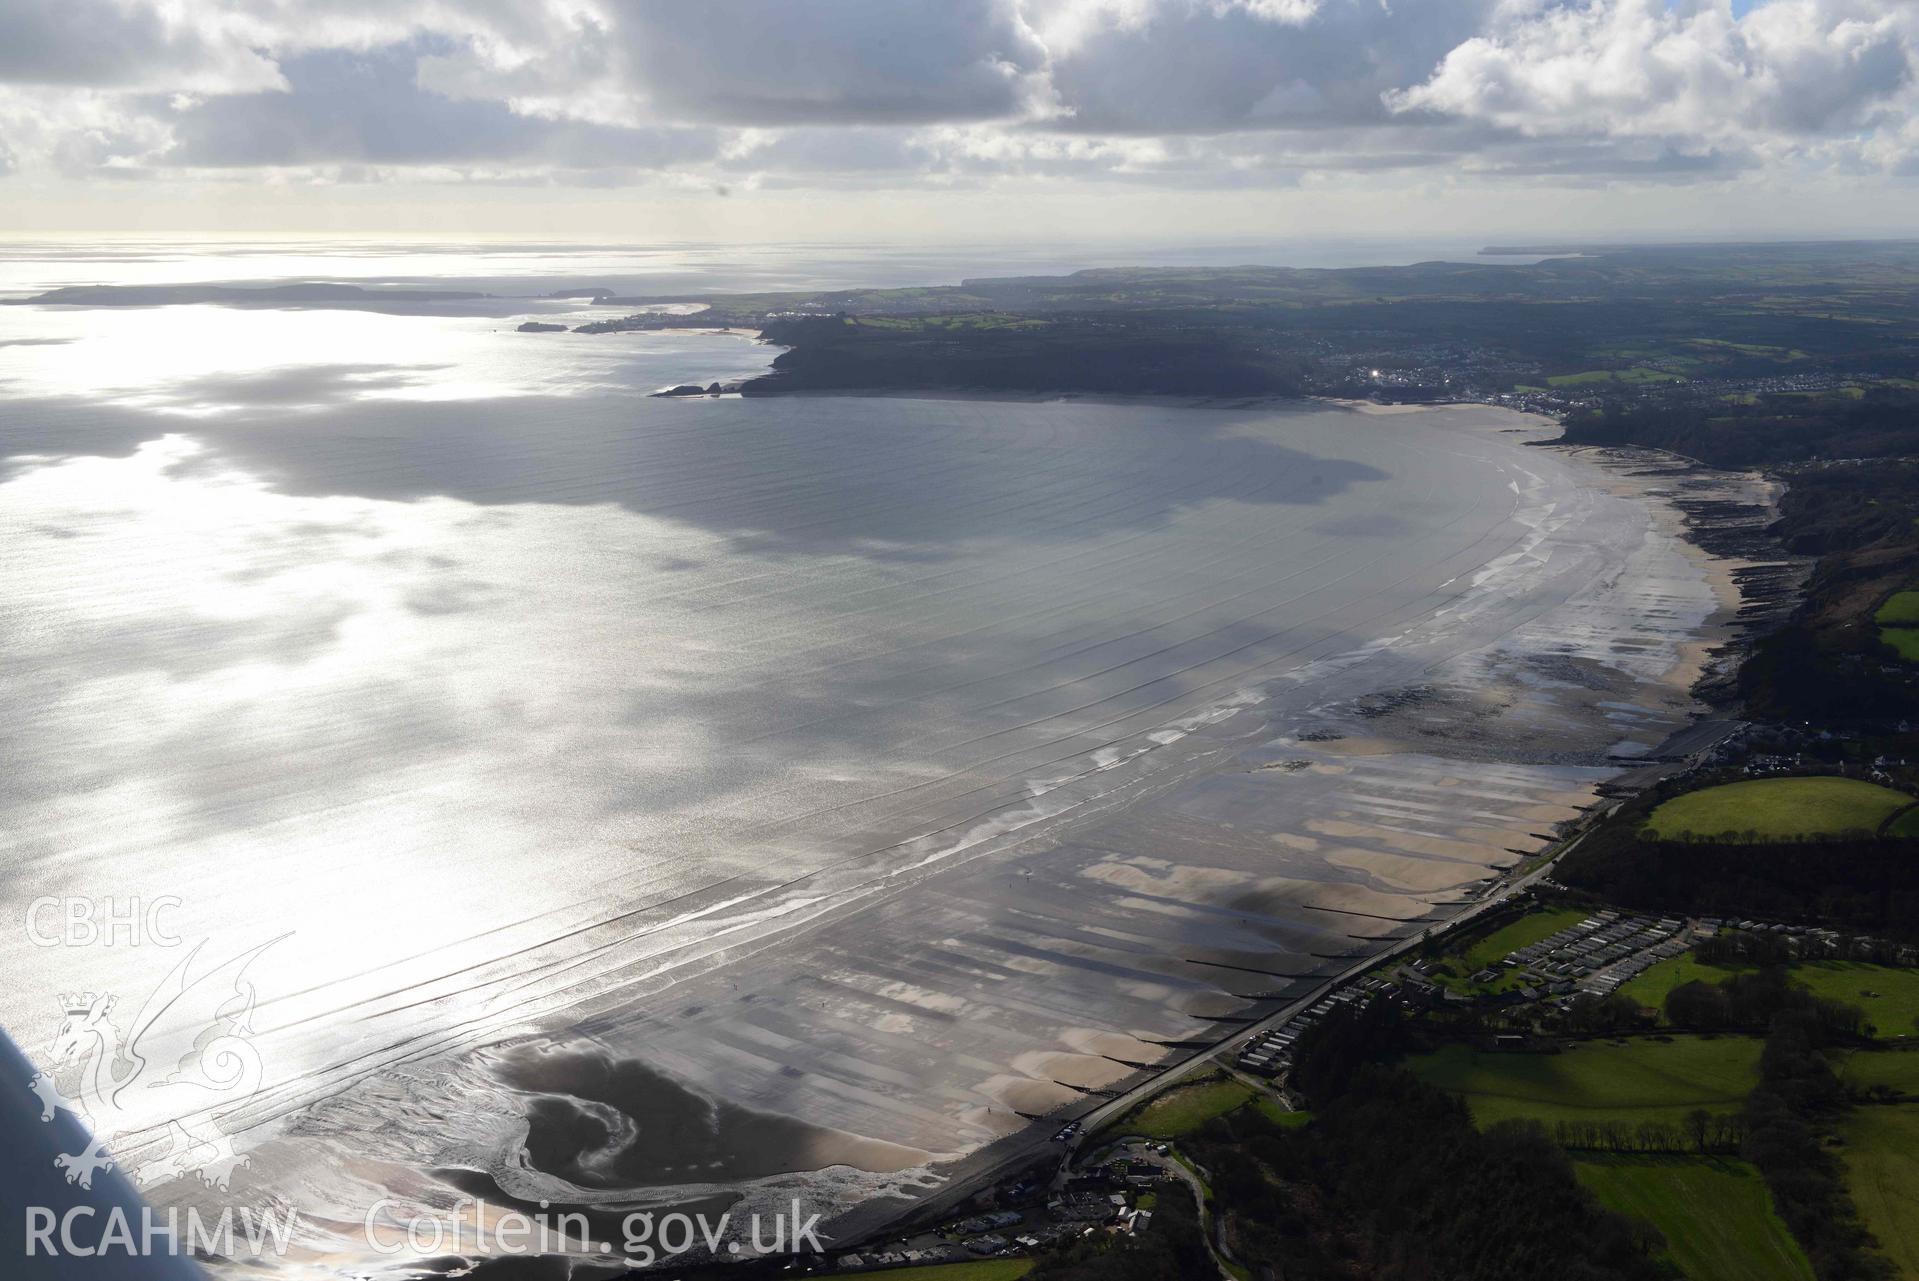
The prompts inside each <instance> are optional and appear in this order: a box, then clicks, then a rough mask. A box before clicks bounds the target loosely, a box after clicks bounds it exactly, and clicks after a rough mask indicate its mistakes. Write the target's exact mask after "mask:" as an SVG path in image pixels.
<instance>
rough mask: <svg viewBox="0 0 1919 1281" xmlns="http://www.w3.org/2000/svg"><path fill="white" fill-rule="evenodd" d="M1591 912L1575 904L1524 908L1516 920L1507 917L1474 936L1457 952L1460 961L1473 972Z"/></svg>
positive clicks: (1577, 921)
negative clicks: (1487, 931)
mask: <svg viewBox="0 0 1919 1281" xmlns="http://www.w3.org/2000/svg"><path fill="white" fill-rule="evenodd" d="M1591 915H1592V913H1591V912H1587V911H1582V910H1580V909H1577V908H1565V907H1562V908H1553V909H1551V910H1548V911H1544V912H1528V913H1527V914H1526V915H1524V916H1522V917H1520V918H1519V919H1518V920H1516V921H1509V922H1508V923H1506V924H1505V925H1502V926H1500V927H1499V928H1498V929H1496V930H1494V931H1493V932H1492V933H1491V934H1488V935H1486V936H1485V937H1483V938H1479V939H1475V940H1473V942H1471V943H1470V944H1468V945H1467V947H1466V950H1465V951H1464V952H1462V953H1460V957H1459V959H1460V962H1461V963H1462V964H1463V965H1464V966H1465V968H1466V973H1468V974H1475V973H1477V972H1479V971H1480V970H1483V969H1485V968H1486V967H1487V966H1488V965H1491V964H1493V963H1494V962H1495V961H1498V960H1499V959H1500V958H1502V957H1504V956H1505V955H1506V954H1507V953H1508V952H1516V951H1518V950H1519V949H1520V948H1522V947H1526V946H1528V945H1530V944H1533V943H1537V942H1539V940H1540V939H1543V938H1545V937H1546V936H1547V935H1549V934H1555V933H1557V932H1558V931H1560V930H1563V929H1565V928H1566V927H1567V926H1568V925H1577V924H1579V922H1581V921H1583V920H1585V919H1586V918H1587V917H1588V916H1591Z"/></svg>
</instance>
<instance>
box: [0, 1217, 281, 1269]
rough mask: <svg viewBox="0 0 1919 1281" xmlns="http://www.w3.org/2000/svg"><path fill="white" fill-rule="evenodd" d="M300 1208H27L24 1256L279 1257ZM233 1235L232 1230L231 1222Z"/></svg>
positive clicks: (86, 1257)
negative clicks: (209, 1214)
mask: <svg viewBox="0 0 1919 1281" xmlns="http://www.w3.org/2000/svg"><path fill="white" fill-rule="evenodd" d="M299 1217H300V1212H299V1211H298V1210H291V1209H289V1210H287V1211H286V1212H285V1213H284V1214H282V1213H279V1212H276V1211H273V1210H261V1211H259V1212H257V1213H256V1212H255V1211H254V1210H253V1209H252V1208H251V1207H249V1206H242V1207H240V1209H239V1210H237V1211H236V1210H234V1209H233V1207H231V1206H228V1207H227V1208H226V1209H224V1210H222V1211H220V1214H219V1217H218V1218H215V1219H213V1220H211V1221H209V1220H208V1219H207V1218H206V1217H205V1216H203V1215H202V1214H201V1213H200V1211H199V1210H198V1209H197V1208H195V1207H188V1208H187V1210H186V1211H185V1212H184V1213H183V1212H182V1211H181V1210H180V1209H179V1208H178V1207H177V1206H175V1207H170V1208H168V1209H167V1210H166V1211H165V1213H164V1214H162V1212H160V1211H158V1210H155V1209H154V1208H153V1207H152V1206H141V1207H140V1208H139V1210H138V1211H137V1212H135V1213H133V1214H129V1213H128V1212H127V1211H126V1210H124V1209H122V1208H121V1207H120V1206H117V1205H114V1206H108V1207H107V1208H106V1209H104V1210H102V1209H99V1208H97V1207H95V1206H91V1205H76V1206H72V1207H70V1208H69V1209H67V1210H64V1211H55V1210H54V1209H52V1208H51V1207H50V1206H44V1205H30V1206H28V1207H27V1249H26V1256H27V1258H29V1259H34V1258H74V1259H91V1258H96V1257H102V1256H106V1257H112V1256H123V1257H127V1258H141V1259H151V1258H166V1257H172V1256H177V1255H193V1256H197V1257H202V1258H204V1257H206V1256H208V1255H217V1256H219V1257H220V1258H224V1259H239V1258H254V1259H258V1258H264V1257H265V1256H266V1255H268V1254H272V1255H275V1256H276V1257H277V1256H279V1255H283V1254H285V1253H286V1250H287V1246H288V1244H289V1243H290V1242H291V1241H292V1239H293V1233H294V1231H295V1229H296V1228H297V1227H298V1220H299ZM236 1221H237V1226H238V1233H237V1235H236V1233H235V1226H236Z"/></svg>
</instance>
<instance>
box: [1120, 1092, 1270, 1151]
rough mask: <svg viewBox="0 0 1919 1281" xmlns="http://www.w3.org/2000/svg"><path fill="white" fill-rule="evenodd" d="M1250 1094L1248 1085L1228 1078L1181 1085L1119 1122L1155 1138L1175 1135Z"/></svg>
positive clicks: (1221, 1113)
mask: <svg viewBox="0 0 1919 1281" xmlns="http://www.w3.org/2000/svg"><path fill="white" fill-rule="evenodd" d="M1252 1097H1253V1091H1252V1089H1251V1087H1249V1086H1247V1085H1244V1084H1242V1083H1240V1082H1238V1081H1234V1080H1231V1079H1227V1080H1219V1081H1199V1082H1196V1083H1194V1084H1192V1085H1181V1086H1178V1087H1176V1088H1174V1089H1171V1090H1168V1091H1166V1093H1164V1094H1162V1095H1159V1096H1158V1097H1156V1098H1153V1099H1150V1100H1148V1101H1147V1103H1146V1105H1145V1106H1144V1107H1142V1108H1140V1109H1139V1111H1137V1112H1135V1113H1133V1114H1132V1115H1131V1116H1129V1117H1127V1118H1126V1119H1125V1120H1123V1121H1121V1122H1119V1125H1118V1127H1117V1128H1118V1129H1120V1130H1123V1131H1125V1132H1126V1133H1128V1134H1143V1135H1146V1136H1147V1137H1148V1138H1154V1139H1176V1138H1178V1137H1179V1136H1180V1135H1182V1134H1190V1133H1192V1132H1193V1131H1194V1130H1197V1129H1198V1128H1199V1127H1200V1126H1202V1125H1204V1124H1206V1123H1207V1122H1208V1121H1210V1120H1212V1119H1213V1118H1214V1117H1216V1116H1224V1115H1226V1114H1227V1113H1228V1112H1231V1111H1232V1110H1233V1109H1234V1108H1237V1107H1240V1106H1241V1105H1243V1104H1244V1103H1246V1102H1247V1100H1249V1099H1251V1098H1252Z"/></svg>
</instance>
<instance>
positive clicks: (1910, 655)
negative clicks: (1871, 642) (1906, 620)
mask: <svg viewBox="0 0 1919 1281" xmlns="http://www.w3.org/2000/svg"><path fill="white" fill-rule="evenodd" d="M1879 639H1880V640H1882V641H1884V642H1886V644H1888V645H1890V646H1892V647H1893V648H1894V649H1896V650H1898V651H1899V657H1901V658H1903V659H1905V660H1906V661H1907V662H1908V663H1919V627H1881V628H1880V629H1879Z"/></svg>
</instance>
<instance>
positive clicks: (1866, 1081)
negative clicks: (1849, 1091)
mask: <svg viewBox="0 0 1919 1281" xmlns="http://www.w3.org/2000/svg"><path fill="white" fill-rule="evenodd" d="M1833 1071H1835V1072H1837V1073H1838V1074H1839V1079H1840V1080H1841V1081H1844V1082H1845V1083H1846V1084H1847V1085H1848V1086H1850V1087H1852V1088H1853V1089H1860V1090H1863V1089H1866V1088H1868V1087H1870V1086H1874V1085H1884V1086H1887V1087H1889V1088H1891V1089H1893V1090H1896V1091H1898V1092H1899V1093H1901V1094H1911V1095H1919V1051H1914V1050H1848V1051H1846V1052H1845V1053H1844V1054H1843V1055H1839V1056H1835V1058H1834V1061H1833Z"/></svg>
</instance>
